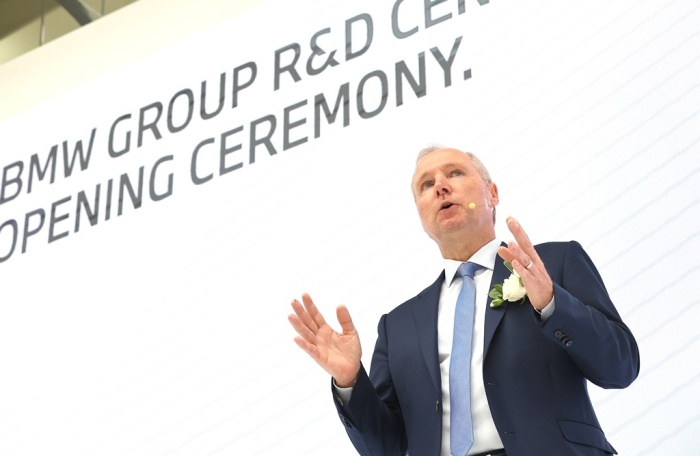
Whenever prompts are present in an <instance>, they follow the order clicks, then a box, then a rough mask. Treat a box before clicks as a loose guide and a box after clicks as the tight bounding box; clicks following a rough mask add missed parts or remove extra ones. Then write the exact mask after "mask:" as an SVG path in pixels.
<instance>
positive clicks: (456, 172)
mask: <svg viewBox="0 0 700 456" xmlns="http://www.w3.org/2000/svg"><path fill="white" fill-rule="evenodd" d="M452 175H453V176H464V171H460V170H458V169H456V170H454V171H452Z"/></svg>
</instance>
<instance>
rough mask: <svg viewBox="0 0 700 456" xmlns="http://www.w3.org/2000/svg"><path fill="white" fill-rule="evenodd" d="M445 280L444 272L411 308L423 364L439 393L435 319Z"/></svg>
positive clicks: (418, 297) (420, 295)
mask: <svg viewBox="0 0 700 456" xmlns="http://www.w3.org/2000/svg"><path fill="white" fill-rule="evenodd" d="M444 280H445V272H444V271H443V272H442V274H440V277H438V279H437V280H436V281H435V283H433V284H432V285H430V286H429V287H428V288H426V289H425V290H423V292H421V293H420V294H419V295H418V296H417V297H416V301H415V304H414V306H413V318H414V319H415V324H416V330H417V332H418V342H419V344H420V348H421V351H422V352H423V358H424V359H425V364H426V365H427V366H428V371H429V372H430V377H431V378H432V379H433V383H434V384H435V388H436V390H437V391H441V384H440V360H439V357H438V346H437V326H438V325H437V319H438V304H439V300H440V288H441V285H442V282H443V281H444Z"/></svg>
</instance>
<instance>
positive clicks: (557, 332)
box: [554, 329, 564, 339]
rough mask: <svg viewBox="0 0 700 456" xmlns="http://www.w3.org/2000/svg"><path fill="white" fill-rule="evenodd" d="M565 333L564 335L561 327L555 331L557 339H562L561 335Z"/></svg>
mask: <svg viewBox="0 0 700 456" xmlns="http://www.w3.org/2000/svg"><path fill="white" fill-rule="evenodd" d="M563 335H564V333H563V332H561V330H560V329H557V330H556V331H554V337H556V338H557V339H561V336H563Z"/></svg>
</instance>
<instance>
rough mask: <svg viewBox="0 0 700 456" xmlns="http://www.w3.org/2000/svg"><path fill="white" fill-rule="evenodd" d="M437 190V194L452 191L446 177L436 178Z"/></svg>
mask: <svg viewBox="0 0 700 456" xmlns="http://www.w3.org/2000/svg"><path fill="white" fill-rule="evenodd" d="M435 191H436V192H437V196H440V195H446V194H448V193H450V191H451V189H450V186H449V185H448V184H447V181H446V179H445V178H444V177H441V178H438V179H436V180H435Z"/></svg>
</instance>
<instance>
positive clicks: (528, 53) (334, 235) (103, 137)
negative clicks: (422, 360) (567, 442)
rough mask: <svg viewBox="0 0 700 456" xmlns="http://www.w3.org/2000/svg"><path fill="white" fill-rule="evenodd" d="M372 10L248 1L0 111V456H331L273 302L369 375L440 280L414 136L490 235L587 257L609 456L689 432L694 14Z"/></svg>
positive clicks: (322, 391)
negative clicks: (376, 355)
mask: <svg viewBox="0 0 700 456" xmlns="http://www.w3.org/2000/svg"><path fill="white" fill-rule="evenodd" d="M461 5H464V8H463V13H461V11H462V6H461ZM394 9H395V3H394V2H371V1H364V0H363V1H356V2H344V3H333V4H329V3H328V2H318V1H311V0H295V1H293V2H290V1H286V2H285V1H281V0H270V1H268V2H265V3H264V4H261V5H259V6H257V7H255V8H253V9H251V10H249V11H247V12H245V13H242V14H239V15H237V16H234V17H231V18H230V19H229V20H226V21H224V22H222V23H220V24H219V25H216V26H212V27H208V28H207V29H206V30H204V31H202V32H201V33H198V34H196V35H193V36H191V37H189V38H187V39H184V40H181V41H176V42H173V44H172V45H170V46H168V47H166V48H165V49H163V50H161V51H159V52H156V53H152V54H150V55H147V56H145V57H143V58H140V59H138V60H135V61H133V62H131V63H128V64H125V65H123V66H121V67H119V68H117V69H115V70H113V71H110V72H108V73H107V74H105V75H103V76H100V77H97V78H93V79H92V80H90V81H88V82H86V83H84V84H82V85H80V86H79V87H76V88H74V89H71V90H68V91H65V92H64V93H62V94H61V95H60V96H58V97H56V98H54V99H51V100H50V101H47V102H45V103H43V104H41V105H40V106H37V107H36V108H33V109H31V110H28V111H26V112H23V113H21V114H18V115H15V116H13V117H11V118H9V119H7V120H4V121H2V123H0V151H1V155H0V169H1V170H2V172H3V174H2V178H3V180H2V181H1V182H0V184H2V193H1V194H0V201H2V204H0V226H2V228H0V258H2V260H3V261H2V262H1V263H0V285H1V286H2V291H3V293H2V299H1V300H0V309H1V313H0V315H1V316H2V317H1V318H0V366H2V375H1V376H0V404H1V406H0V454H3V455H5V454H8V455H35V454H71V455H93V454H100V455H126V454H138V455H190V454H197V455H207V454H278V453H279V452H282V451H283V452H284V453H285V454H295V455H297V454H298V455H309V454H316V455H327V454H348V455H350V454H354V450H353V449H352V446H351V445H350V443H349V441H348V440H347V438H346V437H345V435H344V429H343V426H342V425H341V424H340V423H339V422H338V420H337V418H336V416H337V415H336V413H335V410H334V407H333V404H332V400H331V396H330V384H329V383H330V382H329V378H328V377H327V375H326V374H325V373H323V372H322V371H321V369H320V368H318V367H317V366H316V365H315V364H314V363H313V361H311V360H310V359H308V358H307V356H306V355H305V354H304V353H302V352H301V351H300V350H299V349H298V348H297V347H296V345H295V344H294V343H293V341H292V339H293V330H292V329H291V327H289V324H288V323H287V320H286V315H287V314H288V313H289V312H290V310H291V309H290V307H289V302H290V301H291V299H292V298H295V297H299V296H300V294H301V293H302V292H304V291H308V292H309V293H311V295H312V296H313V297H314V298H315V300H316V302H317V303H318V304H319V306H320V307H321V309H322V311H324V313H325V314H326V316H327V317H328V318H329V319H333V317H334V309H335V306H336V305H338V304H340V303H343V304H346V305H347V306H348V307H349V309H350V312H351V314H352V315H353V318H354V320H355V323H356V325H357V327H358V329H359V331H360V334H361V339H362V341H363V346H364V357H363V360H364V362H365V364H367V365H368V364H369V359H370V356H371V352H372V347H373V344H374V340H375V337H376V323H377V321H378V319H379V317H380V316H381V315H382V314H383V313H385V312H387V311H389V310H391V309H392V308H393V307H395V306H396V305H398V304H400V303H401V302H403V301H404V300H405V299H408V298H409V297H411V296H413V295H415V294H416V293H417V292H419V291H420V290H422V289H423V288H424V287H425V286H427V285H428V284H429V283H432V281H433V280H434V279H435V277H436V276H437V275H438V274H439V273H440V270H441V258H440V255H439V252H438V250H437V249H436V248H435V247H434V245H433V244H432V242H431V241H430V240H429V239H428V238H427V236H426V235H425V234H424V233H423V232H422V230H421V228H420V223H419V220H418V217H417V216H416V214H415V209H414V207H413V202H412V197H411V194H410V191H409V182H410V178H411V174H412V170H413V163H414V158H415V154H416V152H417V151H418V150H419V149H420V148H421V147H423V146H425V145H426V144H428V143H431V142H440V143H444V144H448V145H452V146H455V147H460V148H464V149H468V150H472V151H474V152H476V153H477V154H478V155H480V156H481V157H482V159H483V161H484V162H485V164H486V165H487V167H489V169H490V170H491V173H492V175H493V177H494V180H495V181H496V182H497V183H498V184H499V189H500V195H501V205H500V206H499V207H498V221H497V232H498V235H499V236H500V237H501V238H502V239H504V240H509V239H510V235H509V233H508V232H507V230H506V229H505V224H504V223H503V220H504V219H505V216H506V215H507V214H511V215H514V216H516V217H517V218H518V219H519V220H520V221H521V223H522V224H523V226H524V227H525V229H526V230H527V231H528V232H529V234H530V237H531V238H532V239H533V241H535V242H544V241H550V240H569V239H576V240H578V241H579V242H581V243H582V244H583V246H584V247H585V248H586V250H587V251H588V253H589V254H590V255H591V257H592V258H593V260H594V261H595V263H596V265H597V266H598V268H599V269H600V272H601V274H602V276H603V278H604V280H605V282H606V285H607V286H608V289H609V291H610V294H611V296H612V297H613V300H614V302H615V303H616V305H617V308H618V310H619V312H620V313H621V315H622V317H623V319H624V320H625V322H626V323H627V324H628V325H629V326H630V328H631V329H632V331H633V332H634V334H635V335H636V337H637V341H638V343H639V345H640V351H641V358H642V370H641V373H640V376H639V378H638V380H637V381H636V382H635V383H634V384H633V385H632V386H631V387H629V388H628V389H626V390H621V391H603V390H600V389H598V388H597V387H595V386H593V385H591V388H590V392H591V395H592V396H593V399H594V402H595V405H596V410H597V412H598V414H599V418H600V420H601V423H602V425H603V428H604V430H605V431H606V433H607V436H608V438H609V440H610V441H611V442H612V444H613V445H614V446H615V447H616V448H617V449H618V451H619V452H620V454H624V455H641V454H650V455H652V454H653V455H665V454H674V453H683V452H692V451H694V450H695V449H696V448H697V447H698V445H700V437H698V436H699V435H700V433H698V431H699V430H700V412H698V410H699V408H700V396H699V395H698V393H697V391H698V389H699V388H700V369H699V368H698V367H697V365H696V363H695V362H694V360H695V359H696V358H697V354H698V350H700V344H699V342H698V341H699V340H700V330H698V329H697V325H696V324H695V322H696V321H697V320H698V318H699V317H700V315H699V312H700V311H699V310H698V308H699V307H700V306H698V300H697V298H696V297H695V296H694V295H693V293H692V291H691V292H688V291H686V290H693V289H694V288H695V287H694V284H695V283H696V282H697V280H698V279H700V272H699V271H700V263H698V260H697V259H698V257H699V256H700V255H699V254H700V239H699V236H698V235H699V234H700V230H699V229H698V223H697V220H699V219H700V204H698V203H699V202H700V200H699V199H698V194H699V192H698V184H697V183H696V176H697V175H698V172H699V171H700V154H699V153H698V152H699V150H700V148H699V146H698V140H699V136H698V128H697V125H698V106H700V94H699V91H698V90H697V89H698V80H699V79H698V76H700V64H699V63H698V58H699V57H700V52H699V51H698V49H700V38H699V37H698V34H699V33H700V31H699V29H698V27H697V24H698V23H700V12H699V11H698V10H699V9H700V5H698V4H697V3H696V2H693V1H690V0H675V1H671V0H669V1H662V2H658V1H656V2H655V1H651V0H641V1H640V0H635V1H632V0H617V1H603V0H591V1H587V2H576V1H568V0H567V1H553V0H549V1H548V0H534V1H530V2H515V1H511V0H492V1H491V2H490V3H488V4H487V5H484V6H480V5H479V3H478V2H476V1H469V0H468V1H465V2H463V3H462V2H459V1H457V0H455V1H447V2H444V3H441V4H436V5H435V6H434V7H433V8H432V9H431V10H430V14H431V15H432V16H431V17H432V20H433V21H435V22H436V23H435V24H433V25H432V26H430V27H427V28H426V20H427V19H426V10H425V8H424V3H423V2H422V1H418V0H405V1H404V2H399V5H398V7H397V8H396V11H397V12H398V16H397V19H398V20H397V26H398V28H399V29H400V30H402V31H404V32H407V31H409V30H411V29H412V28H413V27H416V33H414V34H412V35H410V36H407V37H405V38H397V37H396V36H395V34H394V33H393V31H392V11H393V10H394ZM361 14H365V16H362V17H364V18H365V19H366V18H368V17H371V23H372V31H373V33H372V40H371V44H370V45H369V48H368V49H367V51H366V52H365V53H363V54H361V55H358V56H357V57H355V58H353V59H349V60H348V59H347V57H346V53H347V52H348V51H347V49H346V38H345V24H346V21H347V20H349V19H351V18H355V17H357V16H358V15H361ZM448 16H449V18H448ZM440 18H443V19H444V20H441V19H440ZM428 21H429V19H428ZM366 24H367V22H363V21H362V20H358V21H357V22H355V23H354V26H352V27H351V28H350V30H351V33H352V39H351V43H350V47H349V51H350V52H351V53H352V52H359V50H360V49H361V48H362V47H363V45H364V44H366V43H367V42H368V41H369V39H368V35H367V28H366V27H365V25H366ZM96 25H97V24H96ZM326 28H329V29H330V30H329V32H328V33H325V34H320V35H319V36H318V41H317V44H318V46H319V47H320V48H321V49H322V50H323V51H319V50H316V51H315V53H316V54H318V55H316V56H313V55H312V54H314V52H313V51H312V49H311V46H310V41H311V40H312V37H313V36H314V34H316V32H318V31H322V30H324V29H326ZM460 37H461V39H460ZM457 42H458V43H459V44H458V46H457V45H456V44H455V43H457ZM293 43H298V45H299V59H298V62H297V63H296V66H295V68H296V69H297V70H298V76H299V80H298V81H295V80H294V78H293V77H292V74H291V73H290V72H285V73H282V74H281V75H280V77H279V89H278V90H275V88H274V87H275V77H274V75H275V53H276V51H278V52H279V54H280V62H279V63H280V65H281V66H285V65H288V64H290V63H291V62H292V60H293V59H292V58H293V56H294V51H293V50H286V51H280V50H281V49H285V48H287V47H288V46H289V45H291V44H293ZM435 49H437V50H435ZM453 49H456V52H455V53H454V58H453V59H452V60H450V59H449V56H450V52H451V50H453ZM334 50H335V51H336V52H335V54H331V52H332V51H334ZM438 51H439V52H438ZM438 54H441V55H442V56H444V60H443V66H441V65H440V64H439V62H438V59H437V58H436V55H438ZM331 57H332V58H333V59H334V60H335V61H337V65H335V66H331V65H329V66H327V67H326V68H325V69H324V70H323V71H321V72H320V73H319V74H316V75H310V74H309V71H308V70H309V69H308V68H307V62H309V61H310V62H311V63H310V65H311V67H310V68H311V70H312V72H313V69H314V68H315V69H318V68H320V67H321V66H322V65H323V63H324V62H325V61H326V60H327V59H328V58H331ZM250 62H254V66H255V68H256V71H255V72H254V74H255V77H254V78H253V77H252V76H253V71H252V70H251V68H252V66H253V65H252V64H251V63H250ZM401 62H403V64H402V63H401ZM443 67H445V68H448V69H449V71H448V72H447V73H446V71H445V69H444V68H443ZM235 68H239V71H236V70H235ZM420 68H424V70H425V74H424V79H423V81H424V86H423V90H422V91H421V90H418V95H417V94H416V93H415V92H414V90H413V89H412V88H411V85H410V84H409V83H408V82H407V81H408V78H407V77H406V76H405V73H407V72H408V73H410V74H411V75H412V77H413V78H414V79H415V81H414V83H415V85H416V86H417V85H418V83H419V82H420V77H419V75H420ZM402 69H403V72H404V76H402V77H400V78H398V81H401V82H400V83H398V82H397V77H396V74H397V73H400V72H401V71H402ZM222 74H223V81H225V82H224V85H225V88H224V90H223V91H221V92H220V91H219V89H220V87H221V82H220V81H221V80H220V75H222ZM446 74H448V75H449V78H446ZM235 75H237V77H238V80H237V82H238V85H239V86H244V85H246V83H247V82H248V81H252V82H251V83H250V85H249V86H248V87H245V88H243V89H241V90H238V91H236V92H235V94H236V106H235V107H233V105H234V91H233V88H232V86H233V85H234V83H235V81H234V79H235V77H236V76H235ZM448 79H449V81H448ZM362 81H365V83H364V85H363V83H362ZM203 83H206V87H207V90H206V96H205V97H204V100H205V102H204V109H205V111H206V112H208V113H210V114H211V113H214V112H216V111H217V108H218V106H219V102H220V101H221V103H222V107H221V110H220V111H218V113H217V114H216V115H212V116H211V118H209V119H206V120H205V119H203V118H202V115H201V114H200V110H201V109H202V84H203ZM346 84H347V85H346ZM383 84H384V89H382V85H383ZM399 84H402V87H403V94H402V95H403V96H402V103H401V104H399V102H398V100H399V95H398V93H399V89H398V86H399ZM345 87H347V97H346V98H345V99H344V100H345V103H346V104H347V108H348V111H347V116H345V112H344V108H345V106H346V104H343V103H341V104H340V105H339V111H338V113H337V117H336V118H335V120H334V122H332V123H329V122H328V119H327V118H326V116H325V115H324V114H323V110H322V109H323V108H322V107H320V108H318V109H319V111H318V113H317V108H316V107H317V106H321V105H320V103H321V99H320V98H319V96H320V97H323V99H325V100H326V102H327V104H328V105H329V108H330V109H333V107H334V103H335V101H336V99H337V98H338V96H339V93H340V94H341V95H342V93H343V90H345ZM358 100H359V101H358ZM360 104H362V105H363V106H364V111H361V110H360V109H359V107H360ZM190 112H191V113H192V115H191V118H190V117H189V114H190ZM285 113H286V114H285ZM344 123H345V124H347V125H344ZM152 124H153V125H154V126H153V127H151V128H149V126H151V125H152ZM273 124H274V125H273ZM316 128H319V129H320V133H319V134H318V135H316ZM93 132H94V136H93ZM139 132H141V133H139ZM285 132H286V133H287V135H288V137H287V138H286V140H285ZM91 137H92V140H91ZM265 139H269V141H268V143H265ZM78 141H80V142H81V143H80V144H81V149H80V150H81V151H82V156H81V157H82V159H83V162H82V163H83V166H82V167H83V168H84V169H82V168H81V161H80V157H78V158H76V161H75V162H74V165H73V168H72V171H71V173H70V175H69V176H68V175H67V174H68V173H67V171H66V166H70V160H71V159H72V157H73V156H74V153H75V150H76V149H75V147H76V144H77V143H78ZM256 141H257V142H258V143H259V144H257V145H256V144H255V143H256ZM285 141H286V145H285ZM64 144H65V146H64ZM90 144H91V147H90ZM251 145H252V146H251ZM110 150H111V151H112V155H114V156H111V155H110ZM64 151H65V152H64ZM88 151H89V160H88V158H87V155H88ZM272 152H274V153H272ZM64 153H65V155H64ZM52 157H53V158H52ZM66 157H67V158H68V165H66ZM222 157H223V158H222ZM193 163H194V173H195V176H196V179H193V177H192V176H193ZM54 164H55V175H54V176H53V177H54V179H53V182H51V176H52V173H53V166H54ZM141 169H142V170H143V178H142V181H141V182H142V187H141V192H139V185H138V183H139V180H140V179H139V176H140V172H141ZM208 176H211V179H209V180H204V181H197V182H199V183H198V184H197V183H195V180H197V179H207V178H208ZM30 179H31V192H30V191H29V188H30V183H29V182H30ZM127 181H128V184H129V185H130V186H131V187H129V185H127V184H126V183H127ZM20 182H21V183H20ZM98 185H99V190H98ZM127 187H128V188H127ZM120 189H121V195H120ZM130 189H131V190H132V193H133V194H132V195H130V194H129V190H130ZM98 192H99V196H98ZM139 196H140V197H139ZM120 199H121V202H120ZM120 207H121V210H120ZM78 211H80V213H78ZM88 212H92V214H93V218H92V222H93V224H91V220H90V217H89V214H88ZM108 214H109V215H108ZM78 222H79V225H78ZM15 234H16V236H15Z"/></svg>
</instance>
